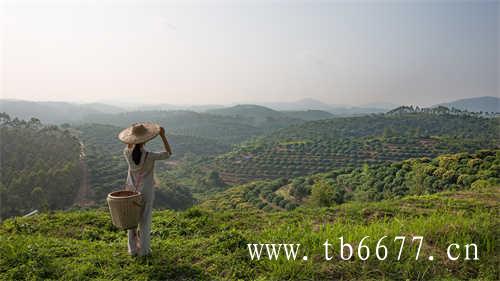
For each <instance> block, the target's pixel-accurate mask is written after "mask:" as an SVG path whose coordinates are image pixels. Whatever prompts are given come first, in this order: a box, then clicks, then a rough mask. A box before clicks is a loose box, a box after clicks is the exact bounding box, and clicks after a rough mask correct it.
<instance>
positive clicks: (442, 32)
mask: <svg viewBox="0 0 500 281" xmlns="http://www.w3.org/2000/svg"><path fill="white" fill-rule="evenodd" d="M0 2H1V3H2V15H0V16H1V18H2V20H1V21H2V26H3V29H2V37H1V38H2V42H1V43H2V45H1V47H2V56H1V61H0V62H1V67H2V69H1V72H0V74H1V76H0V77H1V80H0V83H1V91H2V92H1V97H2V98H16V99H30V100H62V101H77V102H94V101H109V100H122V101H130V102H143V103H152V102H156V101H157V102H159V103H171V104H229V103H251V102H276V101H294V100H298V99H302V98H314V99H319V100H321V101H323V102H326V103H331V104H351V105H360V104H366V103H372V102H391V103H396V104H420V105H431V104H436V103H439V102H445V101H449V100H454V99H459V98H466V97H474V96H484V95H490V96H499V95H500V94H499V79H500V78H499V65H500V55H499V43H498V41H499V37H500V35H499V32H500V31H499V25H500V19H499V13H500V12H499V10H500V4H499V1H495V0H493V1H425V2H424V1H409V0H404V1H403V0H402V1H344V2H340V1H324V2H317V1H307V2H297V1H280V2H278V1H273V2H264V1H259V2H257V1H227V2H222V1H217V2H215V1H211V2H209V1H203V2H191V1H190V2H189V3H188V2H187V1H152V0H143V1H106V0H104V1H97V0H95V1H77V0H66V1H43V0H38V1H24V0H16V1H7V0H0Z"/></svg>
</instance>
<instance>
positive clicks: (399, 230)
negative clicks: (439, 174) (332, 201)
mask: <svg viewBox="0 0 500 281" xmlns="http://www.w3.org/2000/svg"><path fill="white" fill-rule="evenodd" d="M499 196H500V195H499V188H498V187H494V188H482V189H481V188H479V189H477V190H469V191H460V192H445V193H439V194H435V195H424V196H410V197H405V198H403V199H398V200H392V201H382V202H377V203H368V204H367V203H349V204H344V205H341V206H337V207H332V208H298V209H296V210H294V211H290V212H272V213H266V212H262V211H260V210H257V209H246V208H245V209H241V210H233V211H225V212H211V211H207V210H203V209H190V210H188V211H184V212H173V211H155V212H154V214H153V229H152V248H153V255H152V256H150V257H147V258H132V257H129V256H128V255H127V253H126V236H125V233H124V232H122V231H119V230H117V229H115V228H114V227H113V226H112V225H111V220H110V218H109V214H108V213H107V212H106V211H104V210H103V211H100V210H93V211H74V212H55V213H47V214H41V215H37V216H34V217H29V218H13V219H8V220H6V221H5V222H3V223H2V224H1V225H0V256H1V257H2V258H1V259H0V279H2V280H23V279H27V280H90V279H100V280H124V279H134V280H237V279H244V280H250V279H258V280H288V279H292V278H293V279H295V280H326V279H328V280H498V277H499V274H500V272H499V268H500V266H499V265H500V263H499V258H498V255H497V253H498V250H499V248H498V246H499V244H498V237H499V236H498V235H499V232H498V226H499V223H500V221H499V220H498V212H499V211H500V210H499V202H500V201H499V200H500V197H499ZM384 235H387V236H388V237H387V238H386V239H385V240H384V243H383V244H384V245H385V246H386V247H387V249H388V256H387V259H386V260H384V261H379V260H377V259H376V258H375V255H374V252H372V254H371V256H370V257H369V258H368V260H366V261H361V260H360V259H359V258H353V259H351V260H348V261H343V260H340V259H339V258H337V257H336V258H334V259H333V260H331V261H325V260H324V248H323V245H322V244H323V243H324V241H326V240H327V239H328V240H329V241H330V242H331V243H333V244H335V241H339V240H338V238H339V237H341V236H343V237H344V239H346V240H345V241H346V242H350V243H351V244H357V243H358V242H359V241H360V240H361V239H362V237H363V236H370V238H369V239H367V240H365V242H366V245H368V246H369V248H370V249H371V250H372V251H374V249H375V247H376V245H375V244H376V242H377V240H378V239H380V238H381V237H383V236H384ZM418 235H420V236H423V237H424V242H423V246H422V248H421V251H420V254H419V259H418V260H415V255H416V245H413V246H410V245H411V244H410V243H409V242H408V245H407V246H405V247H407V248H404V250H403V252H402V255H401V260H400V261H397V260H396V258H397V253H398V251H399V243H395V242H393V240H394V237H395V236H407V238H406V239H411V237H412V236H418ZM248 243H299V244H301V246H300V249H299V255H298V259H297V260H292V261H288V260H286V259H285V258H284V257H283V256H282V257H281V258H279V259H278V260H269V259H267V258H265V259H262V260H260V261H256V260H254V261H252V260H251V259H250V257H249V254H248V250H247V246H246V245H247V244H248ZM451 243H458V244H460V245H462V247H463V245H465V244H467V243H475V244H477V246H478V253H479V260H469V261H465V260H463V259H460V260H457V261H451V260H448V259H447V258H446V249H447V246H448V245H449V244H451ZM335 245H337V244H335ZM338 253H339V248H338V246H334V247H333V253H332V255H334V256H337V254H338ZM304 255H307V256H308V257H309V259H308V260H307V261H303V260H302V256H304ZM430 255H432V256H433V257H435V258H434V260H433V261H430V260H429V259H428V257H429V256H430ZM461 255H462V257H463V256H464V252H463V251H462V252H461Z"/></svg>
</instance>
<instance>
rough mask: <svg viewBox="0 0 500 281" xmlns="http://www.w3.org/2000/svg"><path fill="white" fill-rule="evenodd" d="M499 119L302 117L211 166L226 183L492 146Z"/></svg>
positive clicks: (407, 115)
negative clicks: (298, 122)
mask: <svg viewBox="0 0 500 281" xmlns="http://www.w3.org/2000/svg"><path fill="white" fill-rule="evenodd" d="M499 122H500V119H498V118H482V117H478V116H471V115H469V114H459V113H456V112H454V113H453V114H452V113H449V112H446V111H445V112H442V111H439V112H437V113H436V112H433V111H430V112H427V111H424V112H409V113H404V112H403V113H400V114H395V113H394V112H393V113H391V114H384V115H371V116H362V117H350V118H335V119H329V120H320V121H312V122H307V123H304V124H300V125H293V126H290V127H287V128H284V129H280V130H277V131H275V132H273V133H271V134H269V135H267V136H264V137H261V138H257V139H255V140H252V141H247V142H245V143H243V144H241V145H239V146H237V147H235V148H234V149H233V151H231V152H230V153H227V154H225V155H222V156H219V157H218V158H217V159H216V160H215V161H214V163H213V165H212V169H215V170H218V171H219V172H220V174H221V176H222V178H223V179H224V181H226V182H230V183H241V182H249V181H252V180H256V179H273V178H280V177H286V178H293V177H298V176H302V175H309V174H313V173H318V172H326V171H328V170H331V169H335V168H356V167H361V166H362V165H363V164H377V163H390V162H393V161H401V160H404V159H408V158H415V157H436V156H438V155H440V154H444V153H458V152H473V151H475V150H477V149H481V148H497V147H499V146H500V145H499V141H498V128H499V125H500V124H499Z"/></svg>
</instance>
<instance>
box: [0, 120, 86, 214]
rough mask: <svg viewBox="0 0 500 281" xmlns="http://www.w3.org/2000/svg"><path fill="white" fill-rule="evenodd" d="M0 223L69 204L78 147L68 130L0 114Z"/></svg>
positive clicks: (76, 179) (76, 178) (74, 187)
mask: <svg viewBox="0 0 500 281" xmlns="http://www.w3.org/2000/svg"><path fill="white" fill-rule="evenodd" d="M0 139H1V141H0V155H1V157H0V167H2V168H1V176H0V220H1V219H2V218H5V217H9V216H14V215H23V214H26V213H28V212H30V211H32V210H34V209H63V208H65V207H68V206H70V205H71V204H73V199H74V197H75V195H76V192H77V191H78V188H79V186H80V178H81V173H80V163H79V162H80V144H79V142H78V139H77V138H76V137H75V136H73V135H71V133H70V132H69V131H68V130H64V129H60V128H58V127H56V126H43V125H42V124H41V123H40V121H39V120H38V119H35V118H32V119H31V120H29V121H23V120H19V119H17V118H14V119H12V120H11V118H10V116H9V115H7V114H4V113H2V114H0Z"/></svg>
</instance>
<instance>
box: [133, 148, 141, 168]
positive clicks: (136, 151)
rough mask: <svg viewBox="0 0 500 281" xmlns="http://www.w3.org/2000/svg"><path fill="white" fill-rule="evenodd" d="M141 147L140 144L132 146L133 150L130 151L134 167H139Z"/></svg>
mask: <svg viewBox="0 0 500 281" xmlns="http://www.w3.org/2000/svg"><path fill="white" fill-rule="evenodd" d="M141 146H142V143H137V144H135V145H134V150H132V160H134V163H135V164H136V165H139V163H140V162H141V156H142V151H141Z"/></svg>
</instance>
